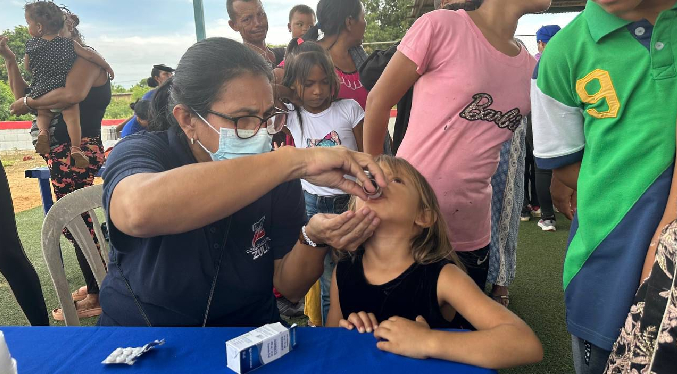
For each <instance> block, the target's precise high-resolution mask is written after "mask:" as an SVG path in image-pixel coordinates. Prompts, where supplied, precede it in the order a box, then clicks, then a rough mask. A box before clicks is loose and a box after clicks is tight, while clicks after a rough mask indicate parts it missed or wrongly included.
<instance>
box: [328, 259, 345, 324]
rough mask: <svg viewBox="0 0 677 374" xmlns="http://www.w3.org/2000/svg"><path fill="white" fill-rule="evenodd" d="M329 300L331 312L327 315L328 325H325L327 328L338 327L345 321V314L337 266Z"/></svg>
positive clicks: (332, 278) (332, 279) (332, 277)
mask: <svg viewBox="0 0 677 374" xmlns="http://www.w3.org/2000/svg"><path fill="white" fill-rule="evenodd" d="M329 299H330V303H329V312H328V313H327V323H325V327H338V325H339V321H340V320H342V319H343V312H342V311H341V301H340V299H339V289H338V283H337V282H336V266H334V271H332V273H331V286H330V288H329Z"/></svg>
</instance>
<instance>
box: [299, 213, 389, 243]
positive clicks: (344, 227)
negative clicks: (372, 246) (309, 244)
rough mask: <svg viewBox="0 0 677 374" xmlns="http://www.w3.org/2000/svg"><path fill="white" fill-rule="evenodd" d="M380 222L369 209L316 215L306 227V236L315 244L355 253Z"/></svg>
mask: <svg viewBox="0 0 677 374" xmlns="http://www.w3.org/2000/svg"><path fill="white" fill-rule="evenodd" d="M379 223H381V221H380V220H379V219H378V217H376V213H374V212H373V211H371V210H370V209H369V208H363V209H361V210H360V211H358V212H353V211H347V212H343V213H341V214H324V213H318V214H316V215H314V216H313V218H311V219H310V221H309V222H308V225H306V234H307V235H308V237H309V238H310V240H312V241H313V242H315V243H321V244H327V245H329V246H331V247H332V248H336V249H338V250H343V251H349V252H352V251H355V250H356V249H357V248H359V246H361V245H362V243H364V242H365V241H367V239H369V238H370V237H371V236H372V235H373V234H374V230H376V228H377V227H378V225H379Z"/></svg>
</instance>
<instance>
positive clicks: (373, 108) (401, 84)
mask: <svg viewBox="0 0 677 374" xmlns="http://www.w3.org/2000/svg"><path fill="white" fill-rule="evenodd" d="M416 69H417V66H416V64H415V63H414V62H413V61H412V60H410V59H409V58H407V56H405V55H404V54H403V53H401V52H399V51H398V52H396V53H395V55H394V56H393V58H392V60H390V63H389V64H388V66H387V67H386V69H385V71H384V72H383V75H382V76H381V78H380V79H379V80H378V82H376V86H374V89H373V90H371V92H369V96H367V108H366V110H365V113H366V115H365V119H364V152H366V153H369V154H371V155H374V156H377V155H380V154H381V153H383V139H384V138H385V135H386V131H387V130H388V121H389V120H390V109H392V107H393V106H394V105H395V104H397V102H398V101H399V100H400V99H401V98H402V96H404V94H405V93H406V92H407V90H408V89H409V88H411V86H413V85H414V83H416V81H417V80H418V78H419V77H420V76H419V74H418V72H417V71H416Z"/></svg>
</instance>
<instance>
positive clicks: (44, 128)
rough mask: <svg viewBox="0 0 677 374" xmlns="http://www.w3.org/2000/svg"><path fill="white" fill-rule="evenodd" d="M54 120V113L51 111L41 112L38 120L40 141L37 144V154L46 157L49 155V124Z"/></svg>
mask: <svg viewBox="0 0 677 374" xmlns="http://www.w3.org/2000/svg"><path fill="white" fill-rule="evenodd" d="M52 118H54V113H52V112H50V111H49V110H39V111H38V119H37V120H36V122H37V124H38V130H39V132H38V140H37V141H36V142H35V152H37V153H39V154H41V155H46V154H48V153H49V123H50V122H51V121H52Z"/></svg>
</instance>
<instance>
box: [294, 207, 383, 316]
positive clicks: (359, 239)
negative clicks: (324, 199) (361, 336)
mask: <svg viewBox="0 0 677 374" xmlns="http://www.w3.org/2000/svg"><path fill="white" fill-rule="evenodd" d="M379 223H381V221H380V220H379V219H378V217H376V213H374V212H372V211H371V210H370V209H369V208H364V209H361V210H360V211H359V212H352V211H347V212H343V213H342V214H325V213H318V214H316V215H314V216H313V218H311V219H310V221H308V225H306V234H307V235H308V236H309V237H310V239H311V240H312V241H314V242H315V243H321V244H327V245H329V246H331V247H332V248H335V249H338V250H344V251H348V252H352V251H355V250H356V249H357V248H359V246H360V245H362V243H364V242H365V241H367V239H369V238H370V237H371V236H372V235H373V234H374V231H375V230H376V228H377V227H378V225H379ZM373 328H374V329H375V328H376V326H374V327H373Z"/></svg>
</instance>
